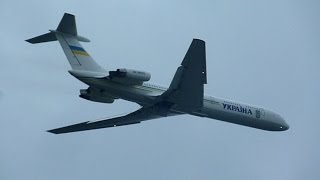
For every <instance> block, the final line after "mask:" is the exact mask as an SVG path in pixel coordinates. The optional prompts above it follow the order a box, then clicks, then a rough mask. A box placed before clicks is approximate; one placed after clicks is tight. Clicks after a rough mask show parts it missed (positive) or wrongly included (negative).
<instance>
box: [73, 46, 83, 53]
mask: <svg viewBox="0 0 320 180" xmlns="http://www.w3.org/2000/svg"><path fill="white" fill-rule="evenodd" d="M69 47H70V49H71V50H76V51H83V52H86V51H85V50H84V49H83V48H82V47H77V46H69Z"/></svg>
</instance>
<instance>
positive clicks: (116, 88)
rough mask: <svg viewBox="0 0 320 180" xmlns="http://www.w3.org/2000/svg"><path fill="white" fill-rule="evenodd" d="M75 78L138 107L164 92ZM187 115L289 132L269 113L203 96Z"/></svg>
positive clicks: (148, 86) (146, 86)
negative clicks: (199, 107) (200, 104)
mask: <svg viewBox="0 0 320 180" xmlns="http://www.w3.org/2000/svg"><path fill="white" fill-rule="evenodd" d="M78 79H79V80H81V81H82V82H84V83H86V84H88V85H89V86H91V87H96V88H98V89H100V90H102V91H103V93H105V94H106V96H109V97H110V96H112V97H115V98H120V99H124V100H128V101H131V102H135V103H138V104H140V105H142V106H145V105H152V104H153V103H154V100H155V98H154V97H156V96H159V95H161V94H162V93H164V92H165V91H166V90H167V88H166V87H163V86H159V85H155V84H151V83H143V84H142V85H135V86H128V85H125V84H121V83H117V82H114V81H111V80H109V79H92V78H78ZM170 111H171V112H172V115H178V114H186V112H181V111H178V110H175V108H174V106H173V107H172V108H171V109H170ZM187 114H191V115H195V116H199V117H207V118H211V119H216V120H221V121H225V122H230V123H234V124H239V125H244V126H249V127H253V128H258V129H263V130H268V131H284V130H287V129H289V126H288V124H287V123H286V122H285V120H284V119H283V118H282V117H281V116H280V115H279V114H277V113H275V112H273V111H271V110H268V109H265V108H261V107H256V106H251V105H247V104H243V103H237V102H233V101H229V100H224V99H220V98H216V97H211V96H206V95H205V96H204V99H203V107H202V108H201V109H199V110H197V111H193V112H191V113H187Z"/></svg>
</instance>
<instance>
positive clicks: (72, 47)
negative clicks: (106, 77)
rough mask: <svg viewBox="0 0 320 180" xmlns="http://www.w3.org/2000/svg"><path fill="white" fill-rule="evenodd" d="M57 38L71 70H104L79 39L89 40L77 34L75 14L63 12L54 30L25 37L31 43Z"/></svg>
mask: <svg viewBox="0 0 320 180" xmlns="http://www.w3.org/2000/svg"><path fill="white" fill-rule="evenodd" d="M56 40H58V41H59V43H60V45H61V47H62V49H63V51H64V53H65V55H66V57H67V59H68V61H69V63H70V65H71V68H72V69H73V70H80V71H93V72H106V70H104V69H103V68H102V67H101V66H99V65H98V64H97V63H96V62H95V61H94V60H93V59H92V57H91V56H90V55H89V54H88V53H87V52H86V51H85V50H84V48H83V47H82V46H81V44H80V43H79V41H82V42H90V41H89V40H88V39H87V38H84V37H82V36H79V35H78V33H77V26H76V20H75V16H74V15H72V14H68V13H65V14H64V15H63V17H62V19H61V21H60V23H59V25H58V28H57V29H56V30H50V32H49V33H46V34H43V35H40V36H37V37H34V38H31V39H27V40H26V41H27V42H29V43H32V44H36V43H43V42H50V41H56Z"/></svg>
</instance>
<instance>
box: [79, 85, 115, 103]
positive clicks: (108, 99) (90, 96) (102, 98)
mask: <svg viewBox="0 0 320 180" xmlns="http://www.w3.org/2000/svg"><path fill="white" fill-rule="evenodd" d="M79 97H81V98H83V99H86V100H89V101H94V102H100V103H113V102H114V99H115V98H113V97H112V96H110V95H108V94H105V93H103V92H100V91H99V90H95V89H92V88H88V89H80V95H79Z"/></svg>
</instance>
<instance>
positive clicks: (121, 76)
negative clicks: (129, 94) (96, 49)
mask: <svg viewBox="0 0 320 180" xmlns="http://www.w3.org/2000/svg"><path fill="white" fill-rule="evenodd" d="M109 77H110V79H112V80H114V81H118V82H120V83H125V84H131V85H136V84H142V83H143V82H145V81H149V80H150V79H151V74H150V73H148V72H144V71H138V70H134V69H124V68H123V69H117V70H116V71H109Z"/></svg>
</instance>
